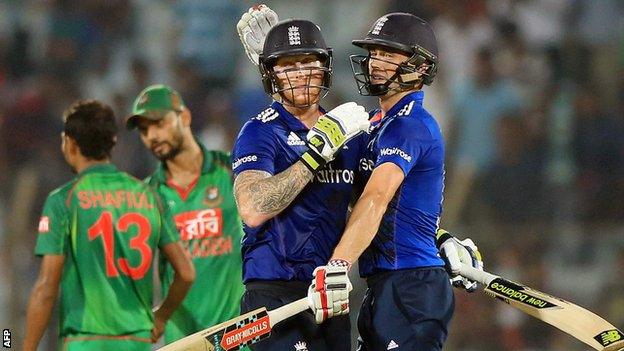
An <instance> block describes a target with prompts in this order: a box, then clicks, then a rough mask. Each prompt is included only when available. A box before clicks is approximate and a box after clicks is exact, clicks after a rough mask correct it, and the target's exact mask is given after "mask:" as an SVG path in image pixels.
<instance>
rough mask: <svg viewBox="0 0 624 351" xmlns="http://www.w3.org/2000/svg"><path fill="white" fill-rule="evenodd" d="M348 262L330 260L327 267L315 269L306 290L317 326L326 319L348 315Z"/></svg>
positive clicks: (349, 288) (349, 285)
mask: <svg viewBox="0 0 624 351" xmlns="http://www.w3.org/2000/svg"><path fill="white" fill-rule="evenodd" d="M349 266H350V264H349V262H347V261H345V260H331V261H329V263H328V264H327V266H320V267H316V269H315V270H314V273H312V275H313V276H314V279H312V284H310V287H309V288H308V303H309V305H310V308H311V309H312V312H314V317H315V320H316V323H317V324H321V323H323V322H324V321H325V320H327V319H328V318H331V317H334V316H339V315H343V314H348V313H349V292H350V291H351V290H352V289H353V286H352V285H351V281H349V276H348V272H349Z"/></svg>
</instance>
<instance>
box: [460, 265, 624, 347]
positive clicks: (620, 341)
mask: <svg viewBox="0 0 624 351" xmlns="http://www.w3.org/2000/svg"><path fill="white" fill-rule="evenodd" d="M461 275H462V276H463V277H466V278H469V279H472V280H474V281H477V282H479V283H481V284H483V286H484V290H483V291H484V292H485V293H486V294H488V295H490V296H492V297H495V298H497V299H499V300H501V301H504V302H506V303H508V304H509V305H510V306H512V307H514V308H517V309H519V310H520V311H522V312H524V313H527V314H530V315H531V316H533V317H535V318H537V319H540V320H542V321H544V322H546V323H548V324H550V325H552V326H554V327H556V328H558V329H560V330H561V331H563V332H565V333H568V334H570V335H571V336H573V337H575V338H576V339H578V340H580V341H582V342H584V343H585V344H587V345H589V346H591V347H592V348H594V349H595V350H602V351H617V350H624V334H622V331H621V330H619V329H617V328H616V327H614V326H613V325H612V324H611V323H609V322H607V321H606V320H604V319H602V318H601V317H600V316H598V315H596V314H594V313H593V312H591V311H588V310H586V309H584V308H582V307H580V306H578V305H575V304H573V303H571V302H568V301H565V300H563V299H561V298H558V297H555V296H552V295H549V294H546V293H543V292H540V291H537V290H534V289H532V288H530V287H528V286H525V285H522V284H519V283H516V282H513V281H510V280H507V279H505V278H501V277H499V276H497V275H494V274H491V273H488V272H484V271H480V270H477V269H475V268H473V267H471V266H469V265H466V264H462V268H461Z"/></svg>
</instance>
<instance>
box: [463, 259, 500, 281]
mask: <svg viewBox="0 0 624 351" xmlns="http://www.w3.org/2000/svg"><path fill="white" fill-rule="evenodd" d="M459 275H461V276H462V277H465V278H468V279H470V280H474V281H476V282H479V283H481V284H483V285H485V286H487V285H488V284H490V282H491V281H492V280H494V279H496V278H498V276H497V275H494V274H492V273H488V272H485V271H481V270H478V269H476V268H474V267H472V266H470V265H467V264H465V263H462V264H461V271H460V273H459Z"/></svg>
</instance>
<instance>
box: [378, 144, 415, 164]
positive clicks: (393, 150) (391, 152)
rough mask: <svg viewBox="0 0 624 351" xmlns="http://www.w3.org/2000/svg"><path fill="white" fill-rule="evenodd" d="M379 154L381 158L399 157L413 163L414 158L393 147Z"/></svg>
mask: <svg viewBox="0 0 624 351" xmlns="http://www.w3.org/2000/svg"><path fill="white" fill-rule="evenodd" d="M379 154H380V155H381V156H390V155H399V156H401V158H402V159H404V160H405V161H407V162H412V156H411V155H410V154H408V153H407V152H405V151H403V150H401V149H399V148H398V147H392V148H390V147H387V148H385V149H381V151H380V152H379Z"/></svg>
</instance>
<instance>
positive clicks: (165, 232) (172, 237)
mask: <svg viewBox="0 0 624 351" xmlns="http://www.w3.org/2000/svg"><path fill="white" fill-rule="evenodd" d="M161 218H162V220H161V227H160V240H159V241H158V247H163V246H165V245H167V244H171V243H175V242H176V241H178V230H177V229H176V227H175V224H174V223H173V219H172V216H171V215H170V214H169V213H167V211H165V212H163V213H161Z"/></svg>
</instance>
